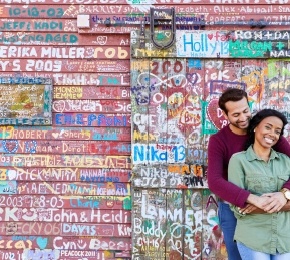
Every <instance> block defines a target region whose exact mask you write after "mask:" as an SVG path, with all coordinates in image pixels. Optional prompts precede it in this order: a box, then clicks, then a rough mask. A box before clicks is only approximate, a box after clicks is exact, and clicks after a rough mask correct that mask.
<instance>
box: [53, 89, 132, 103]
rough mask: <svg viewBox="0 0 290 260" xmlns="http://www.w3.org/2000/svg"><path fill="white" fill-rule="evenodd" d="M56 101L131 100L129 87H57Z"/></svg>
mask: <svg viewBox="0 0 290 260" xmlns="http://www.w3.org/2000/svg"><path fill="white" fill-rule="evenodd" d="M53 93H54V97H53V98H54V99H77V100H80V99H90V100H96V99H99V100H102V99H114V100H120V99H122V100H124V99H126V100H127V99H129V98H130V95H131V93H130V87H129V86H114V87H111V86H110V87H109V86H97V87H96V86H56V87H54V89H53Z"/></svg>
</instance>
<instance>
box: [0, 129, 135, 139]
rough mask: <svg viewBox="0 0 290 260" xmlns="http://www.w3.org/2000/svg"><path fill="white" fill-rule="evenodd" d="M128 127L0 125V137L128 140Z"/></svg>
mask: <svg viewBox="0 0 290 260" xmlns="http://www.w3.org/2000/svg"><path fill="white" fill-rule="evenodd" d="M130 131H131V129H130V127H129V126H128V127H121V128H120V127H119V128H116V127H86V129H85V130H84V129H83V128H82V127H72V128H70V127H66V128H65V129H64V128H52V127H37V126H34V127H33V128H32V127H27V126H0V139H23V140H27V139H34V140H42V139H48V140H96V141H130V140H131V132H130Z"/></svg>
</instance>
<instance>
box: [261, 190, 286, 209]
mask: <svg viewBox="0 0 290 260" xmlns="http://www.w3.org/2000/svg"><path fill="white" fill-rule="evenodd" d="M261 197H267V198H269V199H270V200H268V202H269V203H268V205H266V206H265V207H264V208H263V209H264V211H265V212H267V213H274V212H278V211H279V210H280V209H282V207H284V206H285V204H286V203H287V199H286V198H285V196H284V194H283V193H282V192H280V191H278V192H273V193H265V194H263V195H262V196H261Z"/></svg>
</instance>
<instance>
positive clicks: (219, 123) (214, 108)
mask: <svg viewBox="0 0 290 260" xmlns="http://www.w3.org/2000/svg"><path fill="white" fill-rule="evenodd" d="M206 114H207V116H208V118H209V120H210V122H211V123H213V125H214V126H215V127H216V128H217V129H218V130H220V129H221V128H223V127H224V126H226V125H227V124H228V120H227V119H226V118H225V117H224V115H223V113H222V110H221V109H220V108H219V106H218V99H211V100H210V101H209V103H208V107H207V109H206Z"/></svg>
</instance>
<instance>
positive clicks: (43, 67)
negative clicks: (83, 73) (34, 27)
mask: <svg viewBox="0 0 290 260" xmlns="http://www.w3.org/2000/svg"><path fill="white" fill-rule="evenodd" d="M99 37H101V36H99ZM104 37H105V38H104V40H102V41H100V42H96V44H97V43H99V44H100V46H98V47H97V46H69V47H59V46H25V47H24V46H14V45H10V46H9V45H7V43H5V46H0V57H1V58H3V60H2V59H1V60H2V62H1V66H2V67H3V68H1V69H2V70H3V71H9V70H10V71H11V70H12V71H18V70H19V69H21V68H22V69H26V70H27V71H33V70H39V71H47V70H48V68H49V66H52V65H53V68H55V71H56V72H57V68H58V67H59V64H60V65H64V66H63V67H65V66H66V67H67V68H66V70H67V71H70V70H69V68H71V67H74V68H76V69H77V68H78V69H79V70H82V69H84V67H85V68H86V69H88V70H89V71H90V70H92V68H96V69H98V70H99V72H111V71H112V70H113V69H114V67H115V66H116V67H117V68H118V69H120V70H121V71H119V70H118V71H119V72H122V70H124V68H127V67H128V66H129V65H128V61H123V60H125V59H128V60H129V58H130V56H129V47H128V46H116V45H119V43H115V44H116V45H114V46H110V44H109V43H107V36H104ZM97 38H98V37H97ZM104 44H105V46H103V45H104ZM42 45H44V44H42ZM4 58H12V60H8V59H4ZM20 58H25V59H27V58H33V59H35V60H32V59H28V61H26V62H25V60H20ZM50 58H52V59H66V60H64V61H62V60H61V61H58V63H52V64H49V62H51V61H49V60H47V59H50ZM95 58H97V59H98V60H95ZM37 59H38V60H37ZM70 59H74V60H70ZM75 59H82V60H75ZM83 59H87V60H83ZM106 59H110V60H109V61H108V60H106ZM114 59H115V60H114ZM14 60H15V61H14ZM40 60H43V64H42V63H41V62H40ZM93 61H94V62H95V64H94V65H96V66H95V67H93V66H92V62H93ZM104 65H106V66H107V67H108V69H105V68H102V66H103V67H104ZM64 69H65V68H64ZM112 72H114V70H113V71H112Z"/></svg>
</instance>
